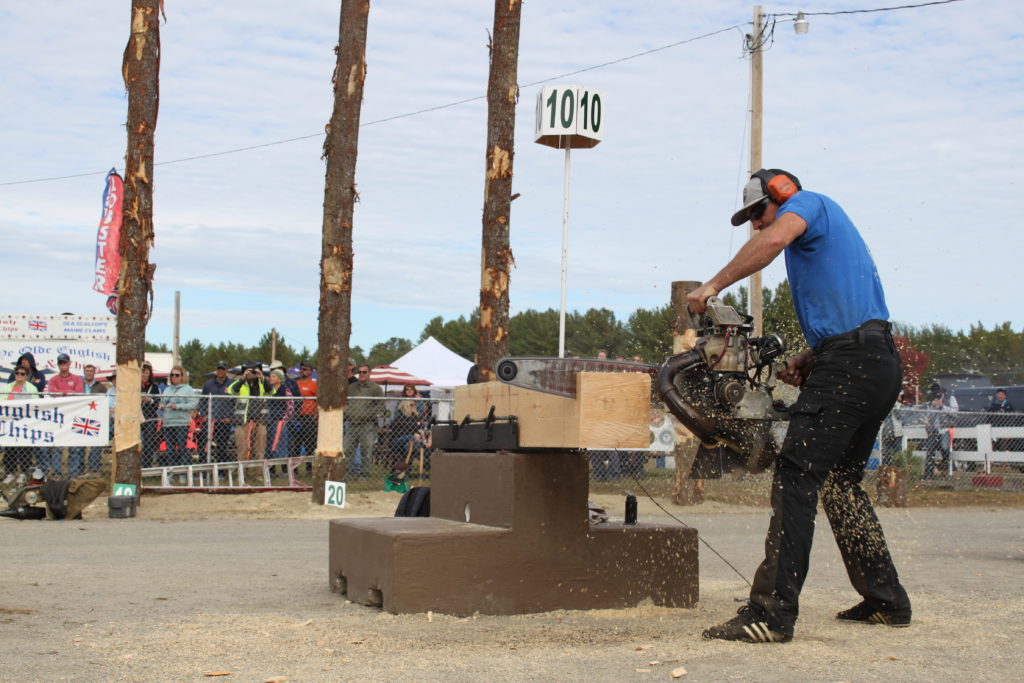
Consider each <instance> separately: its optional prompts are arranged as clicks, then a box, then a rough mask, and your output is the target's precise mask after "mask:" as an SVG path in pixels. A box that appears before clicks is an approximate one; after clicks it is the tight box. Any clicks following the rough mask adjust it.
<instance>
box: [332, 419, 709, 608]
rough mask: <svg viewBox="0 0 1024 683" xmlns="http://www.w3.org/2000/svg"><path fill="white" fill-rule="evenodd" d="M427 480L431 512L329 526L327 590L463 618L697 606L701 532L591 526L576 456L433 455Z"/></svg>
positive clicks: (580, 458)
mask: <svg viewBox="0 0 1024 683" xmlns="http://www.w3.org/2000/svg"><path fill="white" fill-rule="evenodd" d="M645 429H646V427H645ZM430 479H431V497H430V511H431V516H430V517H398V518H395V517H387V518H356V519H335V520H332V521H331V523H330V530H329V560H328V561H329V577H330V586H331V589H332V590H333V591H335V592H338V593H341V594H342V595H345V596H347V597H348V599H349V600H351V601H353V602H356V603H359V604H363V605H374V606H380V607H382V608H383V609H384V610H386V611H388V612H391V613H395V614H401V613H416V612H426V611H435V612H439V613H444V614H453V615H460V616H467V615H472V614H474V613H480V614H526V613H531V612H545V611H550V610H557V609H600V608H623V607H632V606H636V605H638V604H640V603H644V602H646V601H649V602H650V603H653V604H655V605H659V606H667V607H692V606H693V605H695V604H696V602H697V597H698V572H697V568H698V558H697V531H696V530H695V529H692V528H686V527H680V526H676V525H673V526H663V525H657V524H636V525H624V524H622V523H606V524H591V523H590V521H589V519H588V511H587V495H588V486H589V476H588V463H587V459H586V456H585V455H583V454H582V453H580V452H579V451H577V450H572V449H537V450H530V451H501V450H499V451H496V452H465V453H458V452H445V453H438V454H436V455H435V456H434V459H433V465H432V468H431V475H430Z"/></svg>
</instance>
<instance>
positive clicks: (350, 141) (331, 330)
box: [313, 0, 370, 505]
mask: <svg viewBox="0 0 1024 683" xmlns="http://www.w3.org/2000/svg"><path fill="white" fill-rule="evenodd" d="M369 15H370V2H369V0H342V3H341V25H340V27H339V29H338V46H337V47H336V48H335V53H336V54H337V63H336V65H335V67H334V77H333V85H334V111H333V112H332V114H331V122H330V124H328V127H327V137H326V139H325V140H324V159H325V160H326V161H327V178H326V181H325V184H324V220H323V245H322V249H321V256H320V330H319V346H320V355H319V358H318V359H317V364H318V378H317V385H318V388H317V406H318V408H319V417H318V431H317V444H316V455H315V457H314V458H313V460H314V464H313V502H315V503H319V504H321V505H322V504H323V502H324V482H325V481H340V480H342V479H343V478H344V476H345V458H344V457H338V456H340V455H342V453H341V447H342V436H343V421H344V410H345V403H346V400H347V394H346V392H347V390H348V378H347V375H348V373H347V372H346V370H347V369H348V367H347V366H348V355H349V337H350V335H351V333H352V217H353V214H354V213H355V211H354V208H355V203H356V202H357V201H358V200H359V194H358V193H357V192H356V154H357V151H358V145H359V114H360V107H361V106H362V102H363V83H364V82H365V80H366V25H367V21H368V18H369Z"/></svg>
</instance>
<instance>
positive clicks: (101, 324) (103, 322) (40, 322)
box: [0, 314, 117, 342]
mask: <svg viewBox="0 0 1024 683" xmlns="http://www.w3.org/2000/svg"><path fill="white" fill-rule="evenodd" d="M0 339H21V340H26V341H28V340H34V339H79V340H82V341H109V342H112V341H117V317H116V316H113V315H24V314H0Z"/></svg>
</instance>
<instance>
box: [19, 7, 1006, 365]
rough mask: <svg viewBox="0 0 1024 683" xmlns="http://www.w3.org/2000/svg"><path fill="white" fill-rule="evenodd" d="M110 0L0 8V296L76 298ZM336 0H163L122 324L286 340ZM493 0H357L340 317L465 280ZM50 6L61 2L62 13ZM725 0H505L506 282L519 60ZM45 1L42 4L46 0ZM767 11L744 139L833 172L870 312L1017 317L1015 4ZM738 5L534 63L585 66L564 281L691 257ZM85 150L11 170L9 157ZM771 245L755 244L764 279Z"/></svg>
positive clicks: (547, 299) (442, 297)
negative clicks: (352, 152) (867, 274)
mask: <svg viewBox="0 0 1024 683" xmlns="http://www.w3.org/2000/svg"><path fill="white" fill-rule="evenodd" d="M884 4H886V3H871V2H866V1H864V0H846V1H843V2H841V1H838V0H821V1H820V2H817V3H815V4H813V5H801V6H800V7H797V6H796V5H794V4H792V3H788V2H782V3H779V4H775V5H771V4H766V5H764V10H765V12H767V13H786V12H795V11H796V10H797V9H802V10H804V11H806V12H823V11H835V10H848V9H863V8H870V7H877V6H881V5H884ZM129 7H130V3H129V2H127V0H122V1H120V2H113V1H110V0H102V1H97V2H94V3H90V5H89V8H88V11H87V12H86V11H83V6H82V5H80V4H77V3H71V4H69V3H65V2H54V1H45V0H39V1H36V2H33V3H8V4H7V5H6V6H5V7H4V8H3V9H0V70H2V72H3V73H4V79H2V81H0V98H2V101H3V102H4V103H5V106H4V107H3V108H2V110H0V150H2V154H0V221H2V227H3V234H4V236H5V239H6V241H7V245H8V254H7V258H6V259H5V281H6V282H7V283H17V285H18V286H16V287H14V288H11V287H8V288H7V294H6V295H5V296H4V303H3V307H2V308H3V312H5V313H61V312H64V311H71V312H75V313H79V314H85V315H98V314H102V313H103V312H104V310H105V309H104V297H102V296H100V295H98V294H96V293H95V292H92V291H91V289H90V283H91V273H92V267H93V249H94V243H95V235H96V227H97V223H98V220H99V216H100V199H101V194H102V190H103V180H104V177H103V174H104V172H105V171H106V170H107V169H109V168H110V167H111V166H118V167H120V166H121V165H122V163H123V157H124V152H125V145H126V140H125V133H124V121H125V118H126V109H127V99H126V96H125V93H124V87H123V84H122V82H121V75H120V73H121V72H120V65H121V55H122V51H123V47H124V44H125V42H126V39H127V35H128V20H129ZM339 7H340V2H337V1H336V2H323V1H322V0H293V1H292V2H289V3H280V2H270V1H269V0H268V1H263V2H261V1H250V2H241V1H239V0H227V1H225V2H220V3H183V2H178V3H172V2H169V3H167V7H166V9H167V22H166V23H165V24H162V26H161V41H162V63H161V93H160V97H161V100H160V117H159V121H158V124H157V131H156V159H157V162H158V163H160V162H169V161H174V160H178V159H182V158H186V157H193V156H198V155H206V154H211V153H215V152H221V151H225V150H231V149H236V148H242V147H248V146H253V145H260V144H265V143H271V142H276V141H281V140H288V139H292V138H297V137H303V136H312V137H307V138H306V139H304V140H299V141H295V142H288V143H283V144H277V145H272V146H268V147H263V148H260V149H255V150H251V151H245V152H240V153H236V154H225V155H221V156H215V157H210V158H204V159H199V160H195V161H185V162H181V163H172V164H165V165H158V166H157V168H156V171H155V174H154V175H155V195H154V204H155V215H154V222H155V229H156V246H155V249H154V250H153V252H152V254H151V261H152V262H153V263H155V264H156V265H157V270H156V281H155V309H154V313H153V319H152V323H151V325H150V327H149V330H148V333H147V337H148V338H149V340H151V341H154V342H166V343H168V344H169V343H170V342H171V331H172V313H173V304H174V292H175V291H176V290H180V291H181V292H182V308H183V315H182V340H183V341H186V340H188V339H191V338H193V337H198V338H200V339H201V340H203V341H204V342H218V341H237V342H241V343H246V344H251V343H255V342H256V341H257V339H258V337H259V336H260V334H262V333H263V332H265V331H266V330H268V329H269V328H270V327H276V328H277V329H278V330H279V332H280V333H281V334H283V335H284V337H285V338H286V339H287V340H288V341H289V343H291V344H293V345H296V346H299V347H301V346H309V347H315V346H316V335H317V320H316V318H317V305H318V292H317V287H318V282H319V258H320V228H321V223H322V204H323V183H324V165H323V162H322V160H321V159H320V151H321V145H322V135H321V132H322V131H323V127H324V124H325V123H326V122H327V121H328V119H329V118H330V112H331V103H332V93H331V87H330V78H331V73H332V70H333V67H334V54H333V47H334V45H335V43H336V41H337V33H338V15H339ZM492 11H493V3H490V2H481V1H479V0H462V1H457V0H442V1H440V2H434V3H422V2H408V1H406V2H385V1H383V0H382V1H380V2H374V3H372V5H371V9H370V17H369V30H368V52H367V67H368V74H367V80H366V90H365V97H364V103H363V110H362V121H363V123H364V126H363V128H362V129H361V133H360V148H359V159H358V166H357V171H356V180H357V183H358V188H359V192H360V196H361V202H360V203H359V204H357V206H356V209H355V226H354V247H355V272H354V292H353V320H352V322H353V335H352V340H351V341H352V344H353V345H360V346H362V347H363V348H364V349H368V348H369V347H370V346H371V345H372V344H374V343H376V342H378V341H384V340H386V339H388V338H389V337H393V336H394V337H406V338H410V339H412V340H414V341H415V339H416V338H417V337H418V335H419V333H420V331H421V330H422V328H423V326H424V324H425V323H426V322H427V321H428V320H430V319H431V318H433V317H435V316H438V315H440V316H443V317H444V318H445V319H450V318H453V317H457V316H459V315H462V314H468V313H469V312H470V311H472V309H473V308H474V307H475V306H476V305H477V301H478V296H479V295H478V289H479V265H480V231H481V225H480V215H481V206H482V202H483V172H484V146H485V139H486V104H485V102H484V100H483V99H482V98H481V99H477V100H474V101H472V102H469V103H466V104H461V105H458V106H454V107H449V108H444V109H441V110H438V111H433V112H429V113H425V114H420V115H416V116H409V117H404V118H399V119H394V120H390V121H386V122H381V123H374V122H376V121H380V120H382V119H387V118H390V117H394V116H396V115H402V114H407V113H410V112H416V111H419V110H422V109H426V108H429V107H435V106H438V105H443V104H447V103H451V102H456V101H460V100H464V99H467V98H473V97H478V96H482V95H484V94H485V92H486V85H487V49H486V46H487V42H488V32H489V31H490V28H491V25H492V21H493V19H492V15H491V12H492ZM76 13H77V14H76ZM751 14H752V5H749V4H744V3H739V2H726V1H722V2H716V3H703V4H698V3H683V2H678V0H648V1H645V2H642V3H622V2H611V1H606V0H589V1H588V2H576V1H575V0H564V1H560V2H554V1H551V0H534V1H533V2H528V3H526V4H525V5H524V7H523V16H522V31H521V34H522V35H521V44H520V63H519V82H520V84H521V86H522V90H521V94H520V102H519V108H518V115H517V116H518V120H517V130H516V148H515V159H514V178H515V180H514V191H515V192H518V193H520V195H521V196H520V198H519V199H517V200H516V201H515V203H514V204H513V209H512V216H511V236H512V237H511V239H512V248H513V252H514V255H515V259H516V267H515V270H514V271H513V273H512V281H511V301H512V307H513V312H515V311H519V310H524V309H527V308H535V309H545V308H549V307H553V308H557V307H558V302H559V284H560V258H561V256H560V249H561V210H562V169H563V163H564V157H563V155H562V153H561V152H559V151H557V150H553V149H550V148H548V147H543V146H540V145H537V144H535V143H534V142H533V139H532V129H533V125H534V120H533V118H534V100H535V97H536V94H537V91H538V89H539V87H540V86H537V85H533V86H529V87H527V85H526V84H532V83H536V82H538V81H542V80H545V79H551V78H555V77H558V76H559V75H562V74H568V73H571V72H574V71H577V70H579V69H583V68H587V67H591V66H594V65H598V64H603V63H606V62H610V61H613V60H617V59H619V58H622V57H626V56H629V55H633V54H637V53H641V52H644V51H647V50H651V49H653V48H658V47H661V46H665V45H670V44H673V43H677V42H679V41H682V40H685V39H688V38H693V37H696V36H700V35H703V34H706V33H710V32H712V31H717V30H719V29H723V28H726V27H729V26H733V25H739V26H741V27H742V30H743V31H749V30H750V21H751ZM55 18H59V20H56V21H55ZM809 19H810V22H811V25H810V31H809V33H808V34H807V35H803V36H797V35H794V33H793V31H792V25H791V24H790V23H784V22H781V21H780V23H779V24H778V26H777V27H776V31H775V39H774V42H773V43H772V44H771V46H770V49H768V51H767V52H766V53H765V105H764V106H765V112H764V157H763V158H764V161H765V165H766V166H775V167H781V168H785V169H788V170H791V171H793V172H794V173H796V174H797V175H798V176H800V178H801V180H802V181H803V183H804V185H805V187H807V188H808V189H813V190H817V191H821V192H824V193H826V194H829V195H831V196H833V197H834V198H835V199H836V200H838V201H839V202H840V203H841V204H842V205H843V206H844V207H845V208H846V210H847V212H848V213H849V214H850V215H851V216H852V217H853V219H854V221H855V222H856V223H857V224H858V226H859V227H860V228H861V231H862V233H863V234H864V237H865V239H866V240H867V242H868V244H869V246H870V248H871V250H872V253H873V254H874V256H875V259H876V261H877V263H878V267H879V272H880V275H881V277H882V281H883V284H884V286H885V288H886V292H887V295H888V299H889V307H890V310H891V312H892V316H893V319H894V320H897V321H900V322H904V323H909V324H914V325H922V324H928V323H933V322H936V323H943V324H946V325H948V326H950V327H952V328H954V329H959V328H966V327H967V326H969V325H970V324H972V323H976V322H979V321H980V322H982V323H984V324H986V325H989V326H991V325H994V324H997V323H1001V322H1003V321H1006V320H1009V321H1011V323H1012V324H1013V327H1014V329H1018V330H1019V329H1021V328H1022V326H1024V307H1022V306H1021V305H1020V304H1019V303H1017V302H1016V297H1015V296H1014V292H1016V291H1017V290H1019V284H1017V283H1015V278H1014V276H1013V275H1012V273H1014V272H1017V271H1016V268H1014V266H1015V262H1016V260H1017V255H1018V253H1019V252H1020V247H1021V245H1022V242H1024V241H1022V240H1021V238H1020V237H1019V236H1018V229H1019V228H1018V227H1017V225H1016V222H1017V217H1018V214H1019V206H1020V204H1021V199H1022V197H1024V192H1022V190H1021V178H1022V177H1024V173H1022V170H1024V169H1022V165H1024V164H1022V161H1021V160H1022V159H1024V135H1022V130H1024V129H1022V125H1021V124H1022V117H1024V88H1022V83H1021V81H1022V75H1024V57H1022V55H1024V50H1022V49H1021V48H1022V46H1024V41H1022V38H1021V31H1020V28H1021V27H1022V26H1024V4H1022V3H1019V2H1015V1H1014V0H967V1H965V2H958V3H953V4H949V5H942V6H934V7H926V8H923V9H911V10H902V11H896V12H885V13H875V14H846V15H838V16H810V17H809ZM742 44H743V39H742V31H741V30H740V29H734V30H730V31H725V32H723V33H720V34H718V35H715V36H713V37H710V38H706V39H703V40H697V41H694V42H692V43H688V44H685V45H680V46H677V47H673V48H670V49H666V50H661V51H658V52H654V53H652V54H649V55H645V56H642V57H638V58H636V59H630V60H626V61H623V62H619V63H616V64H613V65H610V66H606V67H603V68H598V69H594V70H590V71H587V72H585V73H581V74H576V75H572V76H569V77H566V78H564V79H558V80H555V81H552V83H553V84H563V83H572V84H580V85H584V86H588V87H590V88H593V89H597V90H600V91H602V93H603V97H604V105H605V112H604V116H605V120H604V141H603V142H602V143H601V144H600V145H599V146H597V147H596V148H594V149H591V150H580V151H577V152H575V153H574V154H573V157H572V178H571V207H570V244H569V288H568V307H569V308H570V309H579V310H583V309H586V308H590V307H597V306H604V307H608V308H611V309H612V310H614V311H616V313H618V314H620V315H621V316H623V317H625V316H626V315H628V313H629V312H631V311H632V310H634V309H635V308H637V307H641V306H642V307H647V308H651V307H655V306H660V305H663V304H664V303H666V302H667V301H668V298H669V293H670V286H671V282H672V281H673V280H701V279H706V278H708V277H710V276H711V275H713V274H714V273H715V272H716V271H717V270H718V268H719V267H720V266H721V265H722V264H723V263H724V262H725V261H726V260H727V259H728V258H729V257H730V256H731V255H732V254H733V253H735V251H736V249H738V247H739V246H740V244H741V243H742V240H743V239H745V234H746V233H745V229H732V228H730V227H729V222H728V219H729V216H730V215H731V213H732V212H733V211H734V210H735V208H736V207H737V206H738V204H739V193H740V189H741V187H742V184H743V182H744V181H745V178H746V169H747V163H748V162H747V149H748V145H747V142H746V135H747V132H748V128H749V113H748V108H749V104H748V88H749V75H748V74H749V62H748V61H747V60H746V59H744V58H743V55H742ZM89 172H95V175H90V176H86V177H80V178H72V179H67V180H57V181H50V182H38V183H19V184H11V183H16V182H17V181H23V180H31V179H36V178H47V177H52V176H64V175H71V174H78V173H89ZM784 276H785V269H784V265H783V264H782V263H781V259H780V260H779V262H778V263H775V264H773V265H772V266H770V267H769V268H768V269H767V270H766V271H765V283H766V284H769V285H773V284H775V283H777V282H778V281H780V280H781V279H782V278H783V277H784Z"/></svg>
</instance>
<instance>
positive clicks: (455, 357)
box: [391, 337, 473, 391]
mask: <svg viewBox="0 0 1024 683" xmlns="http://www.w3.org/2000/svg"><path fill="white" fill-rule="evenodd" d="M391 365H393V366H394V367H396V368H398V369H400V370H404V371H405V372H408V373H409V374H410V375H415V376H416V377H422V378H423V379H425V380H429V381H430V382H431V384H432V386H430V387H429V389H430V390H431V391H433V390H434V389H438V388H451V387H457V386H460V385H463V384H465V383H466V375H468V374H469V369H470V368H471V367H472V366H473V363H472V362H471V361H468V360H466V359H465V358H463V357H462V356H460V355H459V354H457V353H455V352H454V351H452V350H451V349H449V348H448V347H447V346H445V345H444V344H442V343H441V342H439V341H437V340H436V339H434V338H433V337H427V338H426V339H425V340H423V342H422V343H421V344H420V345H419V346H417V347H415V348H414V349H413V350H412V351H410V352H409V353H407V354H405V355H404V356H402V357H400V358H396V359H395V360H394V361H393V362H392V363H391Z"/></svg>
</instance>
